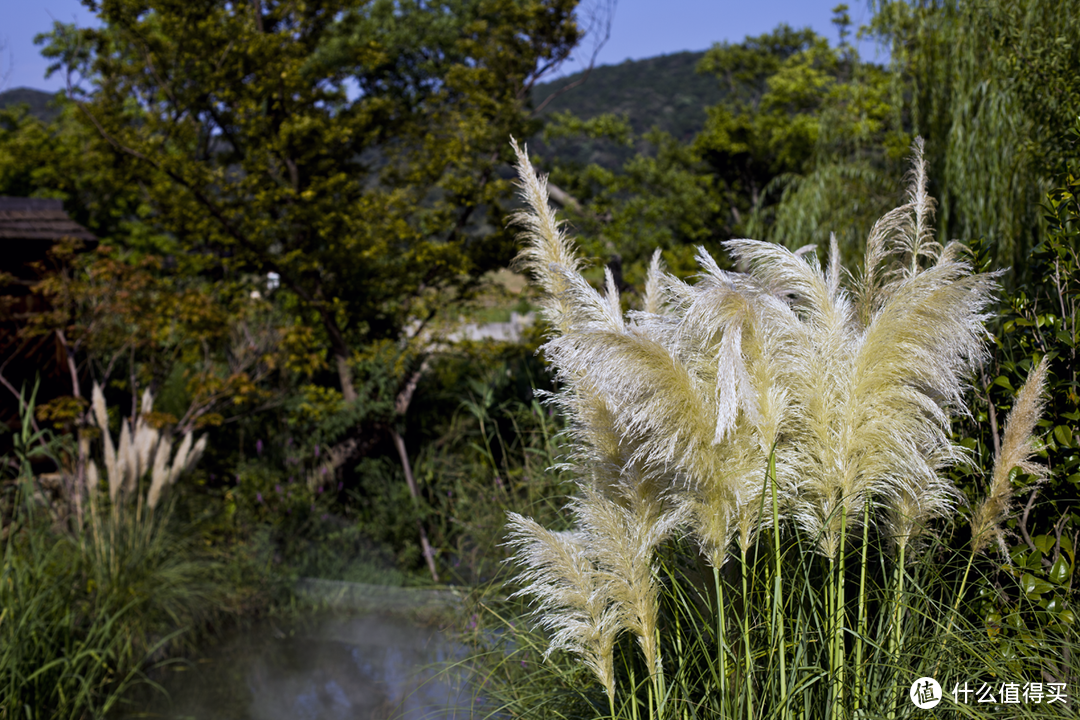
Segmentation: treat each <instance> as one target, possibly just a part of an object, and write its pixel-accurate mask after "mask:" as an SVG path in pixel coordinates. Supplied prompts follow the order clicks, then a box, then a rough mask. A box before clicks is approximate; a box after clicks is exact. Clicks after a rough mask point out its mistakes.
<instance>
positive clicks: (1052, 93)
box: [872, 0, 1080, 268]
mask: <svg viewBox="0 0 1080 720" xmlns="http://www.w3.org/2000/svg"><path fill="white" fill-rule="evenodd" d="M872 5H873V6H874V10H875V16H874V19H873V22H872V29H873V30H874V32H876V33H878V34H879V36H880V37H881V38H882V39H883V40H884V41H885V42H886V43H888V46H889V49H890V52H891V57H892V64H893V77H894V82H895V87H894V89H895V96H894V97H895V98H896V102H895V107H896V111H897V112H898V113H900V114H902V115H903V117H904V118H905V120H904V121H905V122H907V123H909V124H910V130H911V131H912V132H913V133H917V134H919V135H922V136H923V137H925V138H926V142H927V158H928V160H929V161H930V163H931V168H932V169H931V176H932V177H934V178H936V184H935V187H934V188H933V190H934V192H935V194H936V195H937V196H938V197H939V198H940V200H941V205H940V209H941V212H940V215H939V217H940V221H941V228H942V232H943V233H945V234H947V236H949V237H960V238H965V239H974V238H984V239H985V240H986V241H987V244H988V248H989V249H990V251H991V252H992V253H993V255H994V256H995V259H996V260H997V261H998V262H999V263H1000V264H1002V265H1012V266H1014V267H1018V268H1023V267H1024V265H1026V261H1027V255H1028V252H1029V251H1030V249H1031V248H1033V247H1034V246H1035V245H1037V244H1038V242H1039V239H1040V233H1041V232H1042V231H1043V230H1044V229H1045V228H1044V223H1043V221H1042V211H1041V209H1040V205H1041V201H1042V199H1043V197H1044V196H1045V194H1046V191H1047V190H1048V189H1049V187H1050V182H1049V178H1050V177H1051V176H1052V175H1053V174H1054V173H1056V172H1059V171H1060V168H1061V167H1062V165H1063V163H1065V162H1066V161H1067V160H1068V159H1069V155H1070V154H1072V155H1075V145H1074V143H1073V142H1072V141H1071V139H1070V138H1069V137H1068V131H1069V129H1070V128H1071V127H1072V124H1073V121H1074V120H1075V117H1076V114H1077V112H1078V109H1080V78H1078V76H1077V74H1076V67H1077V66H1078V65H1080V15H1078V14H1077V13H1075V12H1068V11H1065V10H1064V9H1063V8H1062V7H1061V6H1060V5H1058V4H1057V3H1048V2H1040V1H1039V0H987V1H986V2H979V3H971V2H960V1H959V0H934V1H930V2H926V1H924V2H899V1H897V0H877V1H875V2H874V3H872Z"/></svg>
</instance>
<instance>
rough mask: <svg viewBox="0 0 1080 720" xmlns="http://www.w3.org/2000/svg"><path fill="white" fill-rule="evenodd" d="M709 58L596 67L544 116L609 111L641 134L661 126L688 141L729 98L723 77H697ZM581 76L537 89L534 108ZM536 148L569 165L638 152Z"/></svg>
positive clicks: (578, 144) (580, 144) (605, 147)
mask: <svg viewBox="0 0 1080 720" xmlns="http://www.w3.org/2000/svg"><path fill="white" fill-rule="evenodd" d="M704 54H705V53H704V52H680V53H673V54H671V55H660V56H658V57H652V58H646V59H644V60H627V61H625V62H623V63H621V64H619V65H602V66H600V67H597V68H593V71H592V73H590V74H589V76H588V78H587V79H586V80H585V82H584V83H583V84H582V85H579V86H578V87H575V88H572V89H570V90H567V91H566V92H563V93H562V94H560V95H558V96H556V97H555V98H554V99H552V100H551V101H550V102H549V103H548V104H547V105H546V106H545V107H544V109H543V110H542V111H541V113H540V115H541V117H544V116H547V115H550V114H551V113H553V112H561V111H566V110H569V111H570V112H572V113H573V114H575V115H577V116H578V117H581V118H585V119H587V118H591V117H595V116H597V115H600V114H601V113H605V112H610V113H615V114H617V115H618V114H625V115H626V116H627V117H629V119H630V126H631V127H632V128H633V130H634V132H635V133H643V132H646V131H648V130H650V129H651V128H653V127H659V128H660V129H661V130H664V131H666V132H668V133H670V134H671V135H673V136H674V137H676V138H677V139H679V140H681V141H684V142H685V141H687V140H689V139H691V138H692V137H693V136H694V135H695V134H696V133H697V132H698V131H699V130H701V128H702V127H703V126H704V124H705V108H707V107H709V106H710V105H715V104H717V103H719V102H720V101H721V100H723V99H724V97H725V95H726V90H725V88H723V87H721V85H720V82H719V81H718V80H717V78H715V77H713V76H711V75H700V74H698V73H697V72H695V68H696V67H697V63H698V61H699V60H700V59H701V57H702V56H703V55H704ZM581 77H582V73H575V74H574V75H570V76H568V77H565V78H561V79H559V80H554V81H552V82H549V83H544V84H542V85H537V86H536V87H535V88H533V104H534V106H536V107H539V106H540V104H541V103H543V102H544V100H545V99H546V98H547V97H548V96H550V95H551V94H552V93H554V92H557V91H558V90H559V89H560V88H563V87H565V86H567V85H569V84H571V83H573V82H574V81H575V80H579V79H580V78H581ZM532 145H533V151H534V152H535V153H536V154H538V155H547V154H553V155H558V156H559V158H560V159H561V160H563V161H569V162H576V163H589V162H595V163H598V164H600V165H603V166H605V167H617V166H618V165H621V164H622V161H624V160H625V159H627V158H628V157H630V155H632V154H633V153H634V151H635V150H634V149H632V148H624V147H620V146H618V145H616V144H614V143H611V142H595V141H588V140H569V139H567V140H559V141H556V142H553V143H552V144H551V145H550V146H546V145H544V144H543V143H540V142H538V141H537V140H534V141H533V143H532ZM638 149H640V148H638Z"/></svg>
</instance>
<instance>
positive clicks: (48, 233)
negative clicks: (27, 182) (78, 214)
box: [0, 196, 97, 245]
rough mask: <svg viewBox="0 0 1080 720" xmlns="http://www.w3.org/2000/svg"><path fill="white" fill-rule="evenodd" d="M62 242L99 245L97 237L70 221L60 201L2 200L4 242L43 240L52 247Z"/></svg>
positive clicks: (0, 220)
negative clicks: (71, 239)
mask: <svg viewBox="0 0 1080 720" xmlns="http://www.w3.org/2000/svg"><path fill="white" fill-rule="evenodd" d="M61 238H76V239H78V240H85V241H87V242H88V243H90V244H95V245H96V244H97V237H95V236H94V234H93V233H91V232H90V231H89V230H87V229H86V228H84V227H83V226H82V225H80V224H79V223H77V222H75V221H74V220H72V219H71V218H69V217H68V215H67V213H66V212H64V207H63V204H62V203H61V202H60V201H59V200H42V199H39V198H19V197H5V196H0V239H3V240H42V241H45V242H47V243H48V244H49V245H51V244H52V243H53V242H56V241H57V240H60V239H61ZM5 244H6V243H5Z"/></svg>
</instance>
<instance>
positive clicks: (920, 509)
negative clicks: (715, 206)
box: [508, 140, 1046, 719]
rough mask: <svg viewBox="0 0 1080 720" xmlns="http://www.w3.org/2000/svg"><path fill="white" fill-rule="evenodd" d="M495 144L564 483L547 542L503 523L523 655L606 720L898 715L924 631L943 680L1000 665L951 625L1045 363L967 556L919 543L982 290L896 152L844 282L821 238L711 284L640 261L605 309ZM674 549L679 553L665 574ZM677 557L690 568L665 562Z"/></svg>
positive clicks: (734, 253) (950, 490) (946, 500)
mask: <svg viewBox="0 0 1080 720" xmlns="http://www.w3.org/2000/svg"><path fill="white" fill-rule="evenodd" d="M514 150H515V152H516V153H517V158H518V175H519V184H520V188H521V197H522V199H523V201H524V202H525V205H526V209H525V210H523V211H522V212H520V213H518V214H517V215H516V216H515V217H514V220H515V221H516V222H517V223H518V225H519V226H521V227H522V228H523V232H522V234H521V239H522V241H523V243H524V247H525V249H524V250H523V251H522V253H521V256H520V257H519V262H520V264H521V266H522V267H523V268H524V269H525V270H527V271H528V272H530V273H531V274H532V276H533V279H534V281H535V282H536V283H537V285H538V286H539V287H540V289H541V290H542V291H543V293H544V300H543V307H544V311H545V313H546V315H547V319H548V321H549V323H550V327H551V334H550V336H549V338H548V340H547V342H546V344H545V345H544V346H543V348H542V349H543V352H544V354H545V356H546V357H547V359H548V361H549V362H550V363H551V365H552V366H553V367H554V369H555V371H556V373H557V378H558V381H559V383H560V385H561V388H562V390H561V393H560V394H559V395H558V396H556V397H555V398H554V399H553V402H554V404H555V405H556V406H557V407H558V408H559V409H560V410H561V411H562V412H563V413H564V415H565V416H566V417H567V418H568V421H569V430H568V432H567V438H568V441H569V445H570V449H569V451H568V453H567V463H566V466H567V467H568V468H569V469H571V470H572V471H573V473H574V474H575V475H576V477H577V479H578V486H579V491H578V493H577V494H576V496H575V497H574V498H573V499H572V500H571V502H570V505H569V510H570V513H571V515H572V517H573V518H574V521H575V526H574V528H575V529H574V530H573V531H571V532H569V533H566V534H561V535H557V534H553V533H550V532H548V531H546V530H544V528H542V527H540V526H539V525H537V524H536V523H534V522H532V521H530V520H528V519H527V518H524V517H522V516H520V515H516V514H512V515H511V518H510V528H511V535H510V540H509V543H508V544H509V546H510V548H511V550H512V551H513V557H512V561H513V562H514V563H516V565H517V567H518V568H519V569H520V571H519V575H518V578H517V582H518V584H519V586H520V589H519V590H518V592H517V596H519V597H526V598H530V599H531V601H532V610H533V612H534V613H535V617H536V618H537V621H538V626H539V627H541V628H547V629H548V630H551V631H553V633H554V634H553V636H552V638H551V641H550V644H549V646H548V650H547V653H546V654H545V657H547V658H551V657H552V653H553V651H554V650H557V649H568V650H570V651H572V652H573V653H577V654H578V655H580V656H581V657H583V658H584V659H585V662H586V665H587V666H588V667H589V668H590V669H591V670H592V671H593V673H594V674H595V676H596V678H597V679H598V680H599V681H600V683H601V685H602V686H603V687H604V689H605V692H606V695H607V697H608V705H609V708H608V712H609V713H610V715H611V716H617V715H618V716H623V717H627V716H629V717H637V716H638V715H639V714H640V713H647V714H648V716H649V717H707V716H709V715H708V714H707V713H706V714H704V715H703V714H701V713H702V712H704V711H703V708H705V707H707V706H708V707H712V708H713V709H714V710H715V711H716V712H717V713H719V715H716V716H721V717H746V718H748V719H749V718H755V717H783V718H787V717H795V716H796V715H799V716H804V717H835V718H840V717H852V716H853V713H856V711H858V712H859V713H867V712H870V713H874V714H875V716H877V715H880V716H890V717H893V716H900V715H905V714H907V712H908V711H909V710H910V709H911V707H912V706H911V705H907V704H906V703H907V699H906V695H907V689H908V686H909V685H910V683H911V682H912V681H913V680H914V679H916V678H918V677H919V675H918V674H913V673H915V672H924V673H929V672H931V671H933V670H934V669H936V668H938V667H940V665H939V663H940V660H941V655H938V654H937V652H936V651H935V652H931V651H930V650H929V648H937V649H940V647H941V646H940V644H939V643H938V642H937V639H939V638H941V637H943V636H944V635H945V634H951V635H958V634H960V635H963V639H962V640H961V641H959V642H958V643H957V644H956V645H953V646H952V647H950V648H949V649H948V652H945V651H944V650H942V653H944V654H945V655H949V656H950V657H952V658H953V661H954V662H953V665H952V666H951V667H952V669H953V670H955V669H957V668H966V669H967V670H968V671H970V672H971V673H973V676H978V677H983V676H986V675H987V674H988V673H993V672H994V670H993V666H994V662H995V660H994V658H1000V652H1001V648H1000V647H988V646H987V645H986V643H985V642H982V641H979V640H978V631H977V630H976V629H975V628H973V627H972V626H971V625H970V623H967V621H965V620H964V619H963V618H960V617H958V616H957V613H956V609H957V607H958V603H959V602H960V599H961V598H962V597H963V594H964V591H965V589H966V583H967V581H968V575H969V573H970V571H971V566H972V565H971V558H972V557H974V556H975V555H976V554H977V553H979V552H980V551H982V550H983V549H984V548H985V546H986V544H987V543H988V542H990V541H992V540H995V539H999V538H1000V533H1001V532H1002V530H1001V528H1002V526H1003V525H1002V524H1003V522H1004V521H1005V520H1006V519H1007V518H1008V517H1009V513H1010V510H1011V504H1010V493H1011V486H1010V484H1009V482H1008V479H1009V472H1010V470H1011V469H1012V468H1013V467H1020V468H1021V469H1023V470H1025V471H1026V472H1034V471H1036V470H1037V468H1036V467H1035V466H1034V465H1033V464H1032V463H1031V462H1030V456H1031V454H1032V450H1033V447H1034V446H1033V444H1032V443H1033V440H1032V437H1033V432H1034V429H1035V422H1036V420H1037V419H1038V416H1039V412H1040V407H1041V406H1040V404H1039V401H1038V397H1039V394H1040V392H1041V388H1042V384H1043V382H1044V379H1045V372H1046V370H1045V363H1043V364H1040V365H1039V366H1038V367H1037V368H1036V369H1035V370H1034V371H1033V373H1032V377H1031V379H1030V381H1029V383H1028V385H1026V386H1025V388H1024V389H1023V390H1022V391H1021V393H1020V397H1019V399H1018V402H1017V406H1016V409H1015V410H1014V411H1013V413H1012V414H1011V415H1010V418H1009V421H1008V427H1007V430H1006V439H1005V442H1004V443H1003V448H1002V453H1001V456H1000V457H999V458H998V460H997V464H996V467H995V470H994V473H993V478H992V479H991V483H990V491H989V493H988V495H987V497H986V498H985V499H983V500H981V501H980V502H979V503H978V505H977V506H976V510H975V514H974V521H973V528H974V530H975V532H976V535H975V540H974V541H973V544H972V545H971V546H970V547H969V549H968V552H967V558H963V557H961V556H954V555H950V554H949V553H948V552H947V549H946V548H945V547H944V546H941V545H938V544H936V543H937V538H936V535H935V533H934V532H933V530H934V527H935V523H936V522H940V521H941V520H942V519H943V518H948V517H950V516H952V515H953V514H954V512H955V510H956V508H957V506H958V505H960V504H962V503H964V502H965V497H964V495H963V494H962V493H961V492H960V490H959V489H958V488H957V487H956V486H955V485H954V484H953V483H952V481H951V480H950V479H949V474H948V473H949V470H950V469H951V468H954V467H956V466H958V465H965V464H970V463H971V457H970V455H969V453H968V452H967V451H966V450H965V449H964V448H963V447H962V446H960V445H958V444H957V443H955V442H953V439H952V437H951V434H950V423H951V420H952V419H953V418H955V417H956V416H958V415H962V414H966V413H967V412H968V411H967V409H966V405H965V403H964V395H965V393H966V392H967V390H968V379H969V378H970V377H972V376H973V373H974V371H975V370H976V369H977V368H978V367H979V366H980V365H981V363H982V362H983V361H984V360H985V358H986V356H987V349H986V343H987V332H986V330H985V328H984V323H985V321H986V320H987V319H988V317H989V315H988V308H989V306H990V303H991V301H992V300H993V297H994V294H995V292H996V288H997V278H998V276H999V275H1000V273H996V272H976V271H975V270H974V269H973V267H972V265H971V263H970V261H969V259H968V257H967V251H966V249H965V248H964V246H962V245H960V244H959V243H957V242H950V243H946V244H940V243H938V242H937V241H936V239H935V237H934V232H933V223H932V221H933V215H934V203H933V200H932V198H930V196H929V195H928V193H927V190H926V186H927V182H928V180H927V175H926V164H925V161H924V160H923V152H922V142H921V140H916V142H915V144H914V145H913V148H912V151H913V161H912V170H911V175H910V184H909V189H908V196H907V201H906V202H905V203H904V204H903V205H901V206H900V207H898V208H896V209H895V210H893V211H891V212H889V213H888V214H886V215H885V216H884V217H882V218H881V219H880V220H879V221H878V222H877V223H876V224H875V225H874V227H873V229H872V231H871V233H870V235H869V237H868V239H867V243H866V248H865V253H864V261H863V266H862V267H861V268H859V269H858V270H856V271H848V270H846V269H844V268H843V267H841V264H840V253H839V249H838V246H837V243H836V240H835V238H833V239H832V242H831V246H830V247H829V248H828V251H827V253H826V262H825V264H824V265H822V263H821V262H820V261H819V260H818V256H817V253H816V252H815V251H814V249H813V248H803V249H800V250H798V251H791V250H788V249H787V248H784V247H781V246H778V245H774V244H770V243H763V242H757V241H753V240H732V241H729V242H727V243H725V247H726V249H727V251H728V253H729V254H730V255H731V257H732V258H733V260H734V261H735V262H736V264H737V265H738V266H739V267H743V268H746V271H745V272H730V271H726V270H723V269H721V267H720V266H719V264H718V263H717V262H716V261H715V260H714V259H713V258H712V257H711V256H710V255H709V254H708V253H706V252H705V251H704V250H700V251H699V253H698V261H699V265H700V268H701V271H700V275H699V276H698V278H697V281H696V282H695V283H693V284H689V283H685V282H683V281H681V280H679V279H678V278H676V277H674V276H672V275H670V274H669V273H667V272H665V270H664V268H663V264H662V261H661V258H660V255H659V252H658V253H657V254H656V255H655V256H654V259H653V263H652V265H651V268H650V271H649V275H648V279H647V283H646V288H645V292H644V293H643V297H642V304H641V308H640V309H636V310H630V311H629V312H626V313H624V312H623V304H624V303H623V299H622V298H621V297H620V295H619V292H618V290H617V289H616V288H615V286H614V282H613V279H612V277H611V275H610V273H608V275H607V277H606V282H605V288H604V290H603V291H602V292H600V291H597V290H595V289H594V288H593V287H591V286H590V285H589V283H588V282H586V281H585V279H584V278H583V277H582V275H581V271H580V270H581V261H580V260H579V259H578V258H577V256H576V254H575V252H574V246H573V242H572V241H571V240H570V239H569V238H568V237H567V236H566V234H565V233H564V230H563V227H562V225H561V224H560V222H559V220H558V219H557V218H556V216H555V214H554V212H553V211H552V210H551V208H550V207H549V205H548V202H547V192H546V186H545V179H544V178H543V177H541V176H538V175H537V174H536V173H535V172H534V171H533V169H532V165H531V163H530V161H529V159H528V157H527V155H526V153H525V151H524V150H523V149H522V148H520V147H519V146H517V145H516V144H515V145H514ZM683 536H685V537H686V540H682V539H680V538H683ZM673 543H674V545H677V546H678V547H681V548H683V553H682V555H679V556H676V557H671V556H668V555H664V553H665V552H666V551H665V548H670V547H671V546H672V544H673ZM931 548H936V549H935V552H936V555H932V554H931V553H930V549H931ZM943 557H944V558H946V562H945V563H944V565H945V569H944V570H942V569H940V568H938V567H936V561H937V560H939V559H941V558H943ZM662 558H664V559H663V561H662ZM965 559H966V565H967V568H966V570H964V571H963V574H962V577H963V579H962V580H960V582H959V587H957V581H956V578H957V577H960V576H961V572H960V568H962V567H964V564H965ZM702 562H704V563H705V564H706V565H708V566H711V573H703V572H698V571H696V570H695V571H693V572H691V571H690V570H688V569H687V568H691V569H692V568H694V567H695V564H696V563H702ZM671 563H675V566H672V565H671ZM676 566H677V567H679V568H682V570H679V571H676ZM699 570H700V568H699ZM710 575H711V577H709V576H710ZM665 580H666V582H667V585H665V584H664V581H665ZM853 598H854V599H853ZM673 599H675V601H673ZM673 628H677V630H675V632H676V634H677V637H676V638H670V637H669V638H668V640H667V644H668V646H669V647H670V646H672V644H674V645H675V646H676V647H678V648H680V649H679V650H678V658H677V661H676V662H675V667H676V668H677V670H676V675H675V677H674V678H672V677H666V676H665V673H664V667H665V663H663V662H661V657H662V656H663V654H664V647H665V640H664V638H663V635H664V634H665V633H671V632H672V631H673ZM954 630H955V632H954ZM623 633H627V634H628V635H629V636H632V637H636V638H637V641H638V642H637V646H638V648H639V651H640V653H641V662H642V665H641V668H638V667H637V665H636V662H637V661H634V660H632V659H630V658H629V656H627V655H626V654H625V651H624V650H620V648H623V645H622V644H621V640H620V638H621V637H622V636H623ZM983 635H984V637H985V633H984V634H983ZM708 638H711V640H709V641H707V639H708ZM616 657H621V658H622V666H624V667H625V671H624V672H619V667H620V663H618V662H616V661H615V659H616ZM1032 662H1033V663H1034V664H1035V665H1037V664H1038V662H1037V660H1033V661H1032ZM997 669H998V670H1000V667H998V668H997ZM641 670H644V672H643V673H642V672H641ZM695 671H696V672H698V673H699V674H698V676H697V677H689V676H688V675H687V673H691V672H695ZM641 675H643V676H644V677H645V678H646V680H645V681H644V682H638V677H639V676H641ZM905 683H906V684H905ZM943 684H944V683H943ZM710 694H714V695H716V697H715V698H713V699H710V700H708V701H706V698H708V697H709V695H710ZM642 698H644V699H642ZM952 709H953V710H955V711H957V712H961V713H963V711H962V709H960V708H959V706H956V707H954V708H952Z"/></svg>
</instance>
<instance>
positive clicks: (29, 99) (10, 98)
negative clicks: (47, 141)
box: [0, 87, 60, 122]
mask: <svg viewBox="0 0 1080 720" xmlns="http://www.w3.org/2000/svg"><path fill="white" fill-rule="evenodd" d="M55 97H56V95H55V93H50V92H45V91H43V90H34V89H33V88H26V87H21V88H15V89H14V90H5V91H4V92H0V109H4V108H7V107H8V106H10V105H18V104H20V103H22V104H26V105H29V106H30V114H31V115H33V116H35V117H37V118H40V119H41V120H42V121H44V122H49V121H50V120H53V119H55V118H56V116H57V115H59V114H60V110H59V109H58V108H57V107H56V106H55V105H53V104H52V100H53V98H55Z"/></svg>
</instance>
